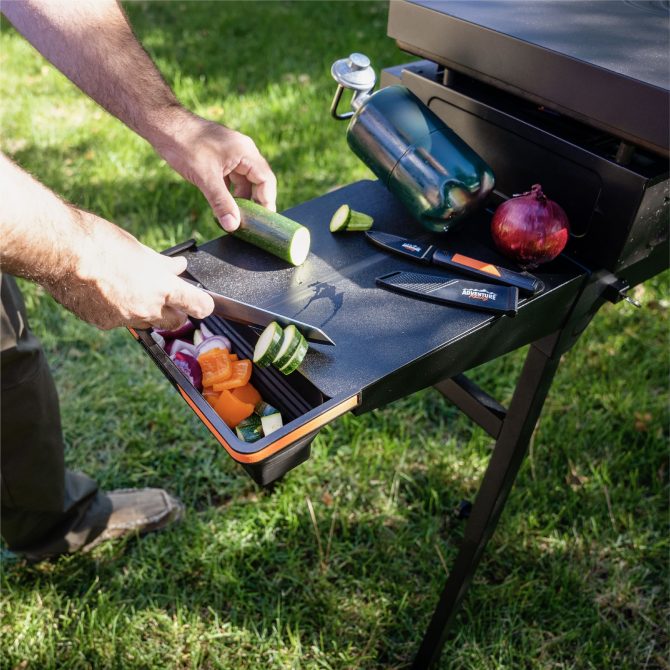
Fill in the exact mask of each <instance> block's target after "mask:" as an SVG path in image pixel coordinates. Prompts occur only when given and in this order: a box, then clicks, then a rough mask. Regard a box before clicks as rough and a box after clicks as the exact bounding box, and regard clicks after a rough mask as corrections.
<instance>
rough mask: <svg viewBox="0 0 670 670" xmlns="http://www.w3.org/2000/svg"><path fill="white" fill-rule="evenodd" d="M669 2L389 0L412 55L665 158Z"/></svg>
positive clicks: (394, 26) (398, 35)
mask: <svg viewBox="0 0 670 670" xmlns="http://www.w3.org/2000/svg"><path fill="white" fill-rule="evenodd" d="M669 27H670V22H669V15H668V7H667V4H666V3H660V2H657V3H651V2H622V1H621V0H561V1H549V2H547V1H546V0H545V1H540V2H538V1H535V0H523V2H520V1H517V2H512V1H507V2H489V1H485V0H478V1H477V2H472V1H469V0H468V1H461V0H411V1H405V0H394V1H393V2H391V7H390V12H389V23H388V34H389V36H390V37H392V38H394V39H395V40H396V41H397V42H398V45H399V46H400V47H401V48H402V49H405V50H406V51H409V52H410V53H413V54H416V55H419V56H422V57H424V58H428V59H430V60H432V61H435V62H437V63H441V64H442V65H445V66H447V67H449V68H453V69H454V70H457V71H460V72H464V73H466V74H468V75H470V76H472V77H475V78H478V79H481V80H482V81H486V82H487V83H491V84H493V85H495V86H497V87H499V88H502V89H504V90H507V91H511V92H513V93H514V94H515V95H519V96H522V97H525V98H526V99H529V100H532V101H534V102H536V103H538V104H541V105H546V106H548V107H551V108H553V109H555V110H558V111H560V112H562V113H564V114H567V115H569V116H571V117H572V118H575V119H578V120H580V121H584V122H586V123H588V124H589V125H591V126H593V127H596V128H602V129H604V130H606V131H607V132H609V133H612V134H614V135H616V136H618V137H621V138H623V139H626V140H628V141H630V142H632V143H634V144H637V145H639V146H643V147H646V148H649V149H651V150H653V151H656V152H658V153H661V154H662V155H665V156H667V155H668V145H669V142H668V136H669V129H668V118H669V116H670V105H669V98H668V89H669V88H670V86H669V78H670V70H669V65H670V60H669V56H668V29H669Z"/></svg>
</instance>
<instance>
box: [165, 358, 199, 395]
mask: <svg viewBox="0 0 670 670" xmlns="http://www.w3.org/2000/svg"><path fill="white" fill-rule="evenodd" d="M172 360H173V361H174V364H175V365H176V366H177V367H178V368H179V369H180V370H181V371H182V372H183V373H184V375H186V377H187V378H188V379H189V380H190V381H191V384H193V386H195V388H196V389H198V391H202V370H201V368H200V363H198V361H197V359H196V358H195V357H194V356H191V355H190V354H187V353H185V352H183V351H178V352H177V353H176V354H175V355H174V357H173V358H172Z"/></svg>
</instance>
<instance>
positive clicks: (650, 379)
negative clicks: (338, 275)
mask: <svg viewBox="0 0 670 670" xmlns="http://www.w3.org/2000/svg"><path fill="white" fill-rule="evenodd" d="M127 10H128V12H129V14H130V17H131V19H132V22H133V25H134V27H135V29H136V32H137V34H138V36H139V37H140V39H141V40H142V42H143V43H144V45H145V47H146V48H147V49H148V50H149V52H150V53H151V54H152V56H153V57H154V58H155V60H156V62H157V63H158V65H159V67H160V69H161V71H162V72H163V74H164V76H165V77H166V79H167V80H168V81H169V82H170V84H171V85H172V86H173V87H174V88H175V90H176V92H177V94H178V96H179V98H180V99H181V100H182V101H183V102H184V103H185V104H186V105H187V106H189V107H191V108H193V109H194V110H195V111H196V112H198V113H200V114H202V115H204V116H207V117H208V118H211V119H214V120H219V121H221V122H225V123H227V124H228V125H230V126H232V127H234V128H237V129H239V130H241V131H243V132H245V133H247V134H248V135H251V136H252V137H253V138H254V139H255V141H256V143H257V144H258V146H259V147H260V148H261V150H262V152H263V153H264V154H265V156H266V157H267V158H268V160H269V161H270V163H271V165H272V166H273V168H274V170H275V172H276V174H277V177H278V180H279V187H280V192H279V203H278V204H279V206H280V208H281V209H285V208H287V207H290V206H292V205H295V204H297V203H299V202H301V201H303V200H305V199H308V198H313V197H316V196H319V195H321V194H323V193H324V192H326V191H327V190H329V189H332V188H334V187H337V186H339V185H342V184H346V183H349V182H351V181H354V180H357V179H361V178H366V177H369V176H370V175H369V173H368V171H367V169H366V168H365V167H364V166H363V165H362V164H361V163H360V162H359V161H358V160H357V159H356V158H355V156H354V155H353V154H352V153H351V152H350V151H349V150H348V149H347V147H346V144H345V126H344V124H337V123H335V122H334V121H332V122H331V121H330V120H329V115H328V107H329V103H330V99H331V96H332V93H333V90H334V85H333V82H332V80H331V79H330V74H329V69H330V64H331V62H332V61H333V60H335V59H336V58H339V57H342V56H345V55H347V54H349V53H350V52H351V51H354V50H362V51H364V52H365V53H367V54H368V55H370V56H371V57H372V59H373V62H374V64H375V65H376V66H377V67H378V68H380V67H384V66H387V65H391V64H397V63H400V62H403V60H409V58H408V57H407V56H406V55H403V54H402V53H401V52H399V51H398V50H397V48H396V47H395V45H394V44H393V42H392V41H391V40H390V39H389V38H387V37H386V36H385V35H386V13H387V6H386V4H385V3H373V2H359V3H344V2H318V3H317V2H300V3H287V2H271V3H261V2H242V3H233V2H230V3H228V2H220V3H216V2H214V3H203V2H183V3H182V2H170V3H167V2H152V3H133V4H128V5H127ZM0 46H1V48H0V64H1V66H2V75H1V76H0V96H1V98H2V106H1V111H0V113H1V114H2V141H1V144H2V149H3V150H4V151H5V152H6V153H8V154H9V155H11V156H12V157H13V158H14V159H15V160H16V161H18V162H19V163H20V164H21V165H23V166H24V167H25V168H27V169H28V170H30V171H31V172H32V173H33V174H35V175H36V176H37V177H39V178H40V179H41V180H42V181H43V182H45V183H46V184H48V185H49V186H50V187H52V188H53V189H55V190H56V191H57V192H59V193H60V194H62V195H63V196H64V197H65V198H67V199H69V200H70V201H72V202H75V203H77V204H78V205H80V206H83V207H86V208H89V209H92V210H94V211H96V212H97V213H99V214H101V215H103V216H106V217H108V218H109V219H111V220H113V221H115V222H117V223H118V224H120V225H122V226H124V227H125V228H127V229H128V230H129V231H130V232H132V233H133V234H134V235H136V236H138V237H139V238H140V239H141V240H142V241H143V242H145V243H146V244H148V245H150V246H152V247H154V248H156V249H162V248H165V247H167V246H169V245H171V244H174V243H176V242H178V241H181V240H184V239H186V238H188V237H191V236H194V237H196V238H197V239H199V240H206V239H211V238H213V237H215V236H217V235H218V234H219V231H218V229H217V227H216V226H215V225H214V223H213V222H212V221H211V217H210V215H209V212H208V207H207V204H206V202H205V200H204V198H203V197H202V196H201V195H200V193H199V192H198V191H197V190H196V189H195V188H193V187H192V186H190V185H189V184H187V183H185V182H183V181H182V180H181V179H180V178H179V177H178V176H177V175H176V174H175V173H173V172H172V171H171V170H170V169H169V168H168V167H166V165H165V164H163V163H162V162H161V161H160V160H158V159H157V158H156V156H155V155H154V153H153V152H152V150H151V148H150V147H149V146H148V145H147V144H145V143H144V142H143V141H142V140H141V139H139V138H138V137H136V136H134V135H133V134H132V133H131V132H130V131H129V130H127V129H126V128H125V127H124V126H122V125H121V124H120V123H119V122H117V121H116V120H114V119H112V118H111V117H109V116H108V115H107V114H106V113H105V112H103V111H102V110H100V109H99V108H98V107H96V105H95V104H94V103H92V102H91V101H90V100H88V99H87V98H86V97H85V96H84V95H83V94H81V93H80V92H79V91H78V90H76V89H75V88H74V87H73V86H72V85H71V84H70V83H69V82H68V81H67V80H66V79H65V78H64V77H63V76H62V75H60V74H59V73H58V72H57V71H55V70H54V69H53V68H52V67H51V66H49V65H48V64H47V63H46V62H45V61H44V60H43V59H42V58H41V57H40V56H39V55H38V54H37V53H36V52H34V51H33V50H32V48H31V47H30V46H29V45H28V44H27V43H26V42H25V41H23V40H22V38H21V37H20V36H18V35H17V34H16V33H14V32H13V31H12V30H11V28H10V27H9V26H8V24H7V23H6V22H4V23H3V24H2V34H1V36H0ZM22 286H23V288H24V289H25V295H26V300H27V305H28V309H29V313H30V316H31V319H32V326H33V328H34V330H35V331H36V332H37V334H38V335H39V336H40V337H41V338H42V341H43V343H44V346H45V348H46V350H47V354H48V356H49V359H50V361H51V364H52V368H53V371H54V374H55V378H56V382H57V385H58V388H59V391H60V394H61V403H62V413H63V422H64V430H65V437H66V440H67V443H68V451H67V460H68V463H69V465H70V466H71V467H73V468H77V469H81V470H83V471H85V472H87V473H88V474H90V475H92V476H95V477H96V478H97V479H98V480H99V481H100V483H101V485H102V486H103V487H106V488H120V487H129V486H145V485H151V486H160V487H165V488H167V489H169V490H171V491H172V492H174V493H175V494H177V495H179V496H180V497H181V499H182V500H183V501H184V502H185V503H186V505H187V507H188V512H187V517H186V521H185V522H184V523H182V524H180V525H179V526H177V527H175V528H174V529H170V530H168V531H166V532H164V533H162V534H158V535H155V536H150V537H147V538H146V539H144V540H143V541H141V542H136V541H130V542H128V543H126V544H123V543H121V544H118V543H117V544H112V545H108V546H102V547H100V548H99V549H97V550H96V551H95V552H94V553H93V554H92V555H89V556H85V557H84V556H74V557H66V558H62V559H60V560H58V561H57V562H54V563H46V564H42V565H37V566H33V567H30V566H26V565H25V564H23V563H22V562H17V561H14V562H13V561H11V560H7V559H6V560H4V561H3V565H2V567H3V569H2V593H1V597H2V615H1V617H2V621H1V624H0V666H1V667H2V668H8V669H9V668H21V669H22V670H25V669H27V668H31V669H39V670H47V669H50V668H54V669H55V668H58V669H62V668H68V669H74V668H93V669H96V670H97V669H99V668H120V669H125V668H157V669H164V668H166V669H167V668H170V669H172V668H179V669H182V668H183V669H186V668H222V669H223V668H225V669H233V668H234V669H236V670H241V669H248V670H257V669H260V668H263V669H264V668H268V669H270V668H272V669H285V668H294V669H301V670H307V669H309V670H316V669H320V670H323V669H338V670H344V669H348V668H351V669H354V668H356V669H357V668H365V669H368V668H399V667H401V666H402V664H403V663H404V662H406V661H407V660H409V659H410V658H411V657H412V655H413V653H414V651H415V650H416V648H417V646H418V643H419V641H420V639H421V635H422V632H423V630H424V628H425V625H426V624H427V620H428V617H429V615H430V613H431V612H432V609H433V607H434V605H435V601H436V595H437V593H438V592H439V590H440V589H441V586H442V584H443V581H444V578H445V570H446V566H448V565H450V561H451V560H452V559H453V557H454V555H455V551H456V547H457V545H458V541H459V538H460V537H461V534H462V523H463V522H461V521H459V520H458V519H457V518H456V517H455V515H454V513H453V512H454V509H455V508H456V507H457V505H458V503H459V501H461V500H463V499H472V497H473V495H474V493H475V491H476V489H477V484H478V481H479V478H480V476H481V474H482V473H483V471H484V468H485V466H486V463H487V460H488V457H489V454H490V449H491V440H490V439H489V438H488V436H487V435H486V434H484V433H483V431H481V430H480V429H479V428H476V427H474V426H473V425H472V424H471V423H470V422H469V421H468V419H466V418H465V417H464V416H462V415H460V414H459V413H458V412H457V411H456V410H455V409H454V408H453V407H452V406H450V405H448V404H446V403H445V402H444V401H443V400H442V398H441V396H439V394H437V392H435V391H432V390H425V391H422V392H420V393H417V394H415V395H413V396H411V397H409V398H405V399H403V400H402V401H399V402H396V403H393V404H392V405H390V406H388V407H386V408H384V409H382V410H379V411H376V412H374V413H370V414H367V415H364V416H361V417H358V418H357V417H353V416H345V417H343V418H342V419H340V420H338V421H336V422H334V423H333V424H331V425H329V426H328V427H327V428H325V429H324V430H323V431H322V432H321V433H320V435H319V436H318V438H317V439H316V441H315V442H314V445H313V452H312V458H311V459H310V460H309V461H308V462H307V463H305V464H304V465H302V466H300V467H299V468H297V469H296V470H294V471H292V472H291V473H290V474H289V475H288V476H287V477H286V478H285V479H284V480H282V481H281V482H280V483H279V485H278V486H277V487H276V488H275V489H274V490H273V491H272V492H268V491H264V490H260V489H259V488H258V487H257V486H256V485H255V484H254V483H253V482H252V481H251V480H250V479H249V478H248V476H247V475H246V474H245V473H244V472H243V471H242V470H241V469H240V468H238V467H237V466H236V465H235V464H234V463H233V462H232V460H231V459H230V458H229V457H228V456H227V455H226V454H225V453H224V452H223V450H222V449H221V448H220V447H219V446H218V444H217V443H215V442H214V440H213V439H212V438H211V436H210V434H209V433H208V432H207V430H206V429H205V428H204V427H203V426H202V425H201V424H200V422H199V421H198V420H197V419H196V418H195V416H194V415H193V414H192V413H191V411H190V410H189V409H188V408H187V407H186V406H185V404H184V403H183V401H182V400H181V399H180V398H179V397H178V396H177V394H176V393H174V392H173V391H172V389H171V387H170V385H169V384H168V382H167V381H166V380H165V379H164V378H163V377H162V375H161V373H160V372H159V371H158V369H157V368H156V367H155V366H154V365H153V364H152V363H151V362H150V361H149V359H148V358H147V357H146V356H145V355H144V354H143V353H142V352H141V350H140V347H139V346H137V344H136V343H135V342H134V341H133V340H132V338H131V337H130V336H129V335H128V334H127V332H125V331H123V330H118V331H114V332H107V333H103V332H100V331H97V330H96V329H95V328H93V327H91V326H88V325H86V324H83V323H82V322H80V321H78V320H77V319H76V318H75V317H74V316H72V315H71V314H69V313H67V312H65V311H64V310H63V309H62V308H60V307H59V306H58V305H57V304H56V303H55V302H54V301H53V300H52V299H51V298H50V297H49V296H48V295H47V294H45V293H44V292H43V291H42V290H41V289H40V288H38V287H36V286H34V285H30V284H27V283H25V282H24V283H23V284H22ZM635 297H636V298H638V299H639V300H640V301H641V302H642V303H643V304H644V308H643V309H640V310H635V309H634V308H633V307H632V306H630V305H628V304H626V303H621V304H619V305H617V306H606V307H605V308H603V310H602V312H601V314H600V315H599V317H598V318H597V319H596V320H595V321H594V323H593V325H592V326H591V327H590V328H589V329H588V330H587V332H586V334H585V336H584V337H583V338H582V340H581V341H580V342H579V343H578V344H577V346H576V347H575V348H574V350H572V351H571V352H569V353H568V354H567V355H566V357H565V359H564V362H563V364H562V366H561V368H560V369H559V372H558V375H557V378H556V381H555V384H554V386H553V388H552V390H551V393H550V395H549V398H548V401H547V404H546V407H545V410H544V413H543V415H542V418H541V420H540V424H539V427H538V430H537V431H536V433H535V435H534V439H533V443H532V447H531V450H530V453H529V458H528V459H527V460H526V462H525V464H524V466H523V468H522V471H521V473H520V477H519V479H518V482H517V484H516V487H515V489H514V490H513V492H512V495H511V497H510V501H509V504H508V506H507V508H506V510H505V512H504V514H503V517H502V519H501V523H500V526H499V528H498V531H497V532H496V534H495V536H494V537H493V539H492V541H491V542H490V544H489V547H488V549H487V551H486V553H485V555H484V558H483V561H482V564H481V567H480V570H479V572H478V574H477V577H476V579H475V582H474V584H473V587H472V589H471V591H470V593H469V594H468V597H467V598H466V601H465V605H464V608H463V610H462V612H461V615H460V619H459V622H458V625H457V627H456V629H455V631H454V635H453V636H452V637H451V638H450V640H449V641H448V642H447V644H446V646H445V650H444V654H443V656H442V661H441V664H440V668H443V669H447V668H453V669H456V668H468V669H470V668H472V669H477V670H480V669H481V670H492V669H496V668H509V669H516V668H524V669H535V668H552V669H553V668H556V669H558V668H561V669H563V668H593V669H603V668H617V669H626V668H630V669H631V670H633V669H634V670H638V669H643V668H668V667H670V665H669V664H668V661H667V658H668V638H667V633H668V629H667V622H668V551H669V547H668V452H667V445H668V394H667V390H668V370H669V365H668V337H667V336H668V328H667V315H668V306H669V300H668V274H665V275H663V276H661V277H657V278H656V279H654V280H653V281H650V282H648V283H647V284H645V285H644V286H641V287H638V288H637V289H636V290H635ZM524 353H525V352H523V351H520V352H515V353H514V354H512V355H510V356H507V357H505V358H504V359H501V360H498V361H495V362H494V363H491V364H488V365H486V366H482V367H481V368H479V369H478V370H476V371H475V372H474V374H473V377H474V379H475V380H476V381H478V382H479V383H480V384H482V385H483V386H484V387H485V388H486V389H487V390H488V391H489V392H490V393H491V394H492V395H494V396H495V397H496V398H498V399H499V400H501V401H503V402H508V401H509V399H510V396H511V393H512V390H513V388H514V383H515V377H516V375H517V374H518V372H519V370H520V366H521V364H522V362H523V357H524ZM310 506H311V508H312V509H313V513H314V514H313V518H312V516H311V514H310Z"/></svg>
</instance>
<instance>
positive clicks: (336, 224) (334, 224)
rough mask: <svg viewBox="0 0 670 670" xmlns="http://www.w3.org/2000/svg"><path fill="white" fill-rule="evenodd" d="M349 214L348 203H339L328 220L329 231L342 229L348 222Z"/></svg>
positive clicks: (335, 231) (333, 231)
mask: <svg viewBox="0 0 670 670" xmlns="http://www.w3.org/2000/svg"><path fill="white" fill-rule="evenodd" d="M350 216H351V207H349V205H340V206H339V207H338V208H337V209H336V210H335V214H333V218H332V219H331V220H330V232H331V233H339V232H341V231H343V230H344V229H345V228H346V227H347V224H348V223H349V217H350Z"/></svg>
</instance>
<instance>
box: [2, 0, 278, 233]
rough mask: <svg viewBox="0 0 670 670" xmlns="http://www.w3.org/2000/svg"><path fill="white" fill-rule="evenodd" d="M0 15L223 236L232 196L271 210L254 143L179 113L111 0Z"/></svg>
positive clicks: (10, 8)
mask: <svg viewBox="0 0 670 670" xmlns="http://www.w3.org/2000/svg"><path fill="white" fill-rule="evenodd" d="M2 12H3V13H4V14H5V15H6V16H7V18H8V19H9V20H10V21H11V22H12V23H13V24H14V27H15V28H16V29H17V30H18V31H19V32H20V33H21V34H22V35H24V36H25V37H26V38H27V39H28V41H29V42H30V43H31V44H32V45H33V46H34V47H35V48H36V49H37V50H38V51H40V53H42V54H43V55H44V56H45V57H46V58H48V59H49V60H50V61H51V62H52V63H53V64H54V65H55V66H56V67H57V68H58V69H59V70H60V71H61V72H63V73H64V74H65V75H66V76H67V77H69V78H70V79H71V80H72V81H73V82H74V83H75V84H76V85H77V86H79V88H81V89H82V91H84V92H85V93H87V94H88V95H90V96H91V97H92V98H93V99H94V100H95V101H96V102H97V103H98V104H100V105H102V106H103V107H104V108H105V109H106V110H107V111H109V112H110V113H111V114H113V115H114V116H116V117H117V118H119V119H121V121H123V122H124V123H125V124H126V125H127V126H128V127H130V128H132V129H133V130H134V131H135V132H136V133H138V134H139V135H141V136H142V137H144V138H145V139H146V140H148V141H149V142H150V143H151V144H152V145H153V146H154V148H155V149H156V150H157V151H158V153H159V154H160V155H161V156H163V158H165V160H166V161H167V162H168V163H169V164H170V165H171V166H172V167H173V168H174V169H175V170H176V171H177V172H179V174H181V175H182V176H183V177H184V178H186V179H188V181H190V182H192V183H193V184H195V185H196V186H197V187H198V188H199V189H200V190H201V191H202V193H203V195H204V196H205V197H206V198H207V200H208V202H209V204H210V206H211V207H212V209H213V210H214V213H215V215H216V216H217V218H218V219H219V221H220V223H221V225H222V226H223V228H224V229H225V230H228V231H232V230H235V228H237V226H238V225H239V221H240V213H239V209H238V207H237V205H236V204H235V201H234V200H233V198H232V196H231V194H230V192H229V190H228V188H229V187H230V186H231V184H232V185H233V186H234V189H235V195H236V196H239V197H243V198H248V197H251V198H253V199H254V200H256V201H258V202H259V203H260V204H261V205H264V206H265V207H267V208H268V209H272V210H274V209H275V199H276V194H277V181H276V179H275V176H274V174H273V173H272V170H270V166H269V165H268V164H267V161H266V160H265V159H264V158H263V157H262V156H261V154H260V153H259V151H258V149H257V148H256V145H255V144H254V143H253V141H252V140H251V139H250V138H248V137H246V136H245V135H241V134H240V133H237V132H235V131H234V130H230V129H229V128H226V127H225V126H221V125H219V124H217V123H213V122H211V121H206V120H205V119H202V118H200V117H198V116H196V115H195V114H191V113H190V112H188V111H187V110H186V109H184V108H183V107H182V106H181V105H180V104H179V102H178V101H177V99H176V98H175V96H174V94H173V92H172V91H171V90H170V87H169V86H168V85H167V84H166V83H165V81H164V80H163V78H162V77H161V75H160V72H159V71H158V70H157V69H156V66H155V65H154V63H153V62H152V60H151V58H149V55H148V54H147V53H146V51H144V49H142V46H141V45H140V43H139V42H138V41H137V39H136V38H135V35H133V32H132V30H131V28H130V24H129V23H128V21H127V19H126V17H125V15H124V13H123V10H122V8H121V6H120V5H119V3H118V2H116V0H77V1H76V2H72V1H69V0H22V1H21V2H5V3H3V4H2Z"/></svg>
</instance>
